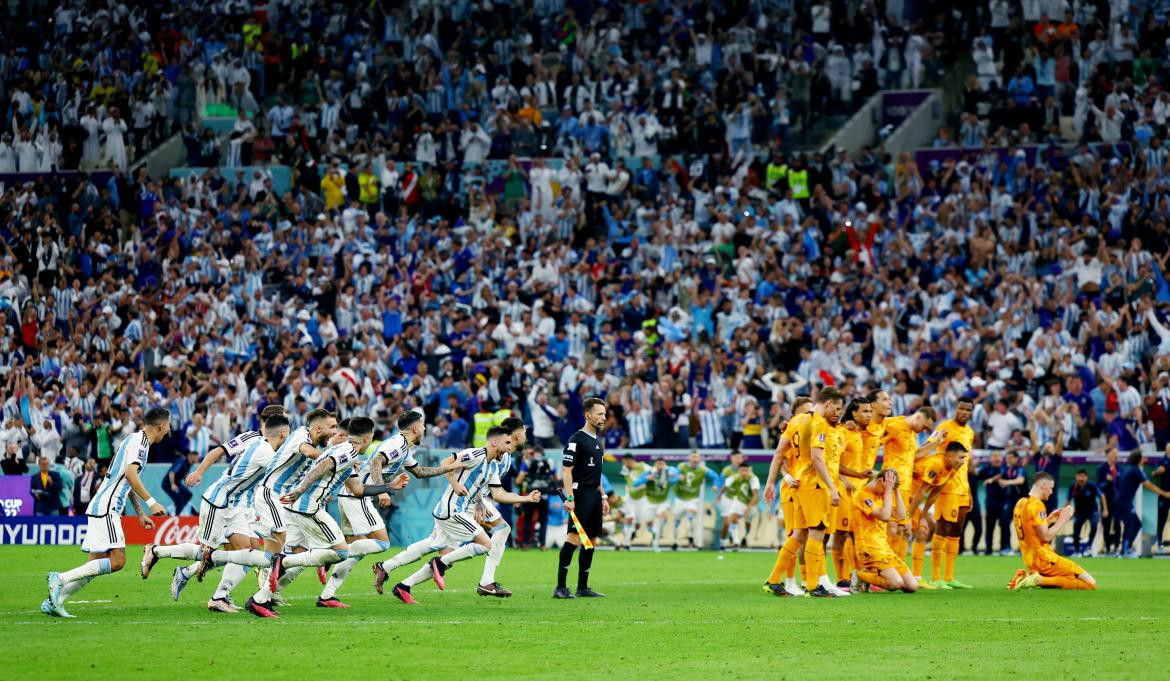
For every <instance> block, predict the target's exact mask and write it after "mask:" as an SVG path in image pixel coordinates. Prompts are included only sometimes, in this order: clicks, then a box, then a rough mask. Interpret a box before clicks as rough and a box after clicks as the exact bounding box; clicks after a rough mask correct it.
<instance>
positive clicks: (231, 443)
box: [219, 433, 254, 459]
mask: <svg viewBox="0 0 1170 681" xmlns="http://www.w3.org/2000/svg"><path fill="white" fill-rule="evenodd" d="M249 436H254V434H253V433H243V434H241V435H237V436H235V437H233V438H232V439H230V440H227V441H225V442H221V443H219V446H220V447H223V451H224V452H226V453H227V456H228V458H229V459H234V458H236V457H237V456H239V455H240V454H243V453H244V450H245V449H247V448H248V441H249V440H250V439H251V437H249Z"/></svg>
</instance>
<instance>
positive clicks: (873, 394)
mask: <svg viewBox="0 0 1170 681" xmlns="http://www.w3.org/2000/svg"><path fill="white" fill-rule="evenodd" d="M884 392H885V390H882V389H881V388H876V389H874V390H870V391H869V392H867V393H866V394H865V399H867V400H869V401H870V403H873V402H877V399H878V395H881V394H882V393H884Z"/></svg>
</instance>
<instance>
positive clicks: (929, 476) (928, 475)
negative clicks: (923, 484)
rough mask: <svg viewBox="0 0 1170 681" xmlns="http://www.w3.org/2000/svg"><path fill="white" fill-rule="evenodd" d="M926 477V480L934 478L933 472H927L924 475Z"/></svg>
mask: <svg viewBox="0 0 1170 681" xmlns="http://www.w3.org/2000/svg"><path fill="white" fill-rule="evenodd" d="M926 477H928V478H933V477H934V471H927V473H926Z"/></svg>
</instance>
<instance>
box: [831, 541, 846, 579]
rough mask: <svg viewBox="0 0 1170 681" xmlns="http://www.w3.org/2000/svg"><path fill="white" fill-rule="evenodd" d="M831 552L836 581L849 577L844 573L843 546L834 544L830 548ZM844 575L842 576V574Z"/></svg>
mask: <svg viewBox="0 0 1170 681" xmlns="http://www.w3.org/2000/svg"><path fill="white" fill-rule="evenodd" d="M832 553H833V574H835V575H837V581H838V582H839V581H841V580H842V579H849V575H847V574H845V548H844V547H838V546H836V545H835V544H834V546H833V548H832ZM842 575H844V576H842Z"/></svg>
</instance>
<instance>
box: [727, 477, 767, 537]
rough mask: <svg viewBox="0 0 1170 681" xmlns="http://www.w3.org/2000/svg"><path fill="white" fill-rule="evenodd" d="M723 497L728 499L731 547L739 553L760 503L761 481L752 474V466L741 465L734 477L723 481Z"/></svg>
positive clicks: (728, 525) (728, 524)
mask: <svg viewBox="0 0 1170 681" xmlns="http://www.w3.org/2000/svg"><path fill="white" fill-rule="evenodd" d="M723 497H724V498H725V499H727V514H728V515H727V527H728V535H729V536H730V537H731V547H732V550H733V551H738V550H739V547H740V545H742V544H743V543H744V542H745V538H746V537H747V533H748V531H749V530H750V529H751V512H752V510H753V509H755V508H756V506H757V505H758V504H759V502H760V479H759V478H757V477H756V475H755V473H753V472H752V467H751V466H749V465H747V464H746V463H741V464H740V465H739V468H738V469H737V470H736V471H735V474H734V475H732V476H730V477H727V478H725V479H724V480H723ZM741 520H742V521H743V522H742V524H741V523H740V521H741ZM720 548H722V544H721V545H720Z"/></svg>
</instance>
